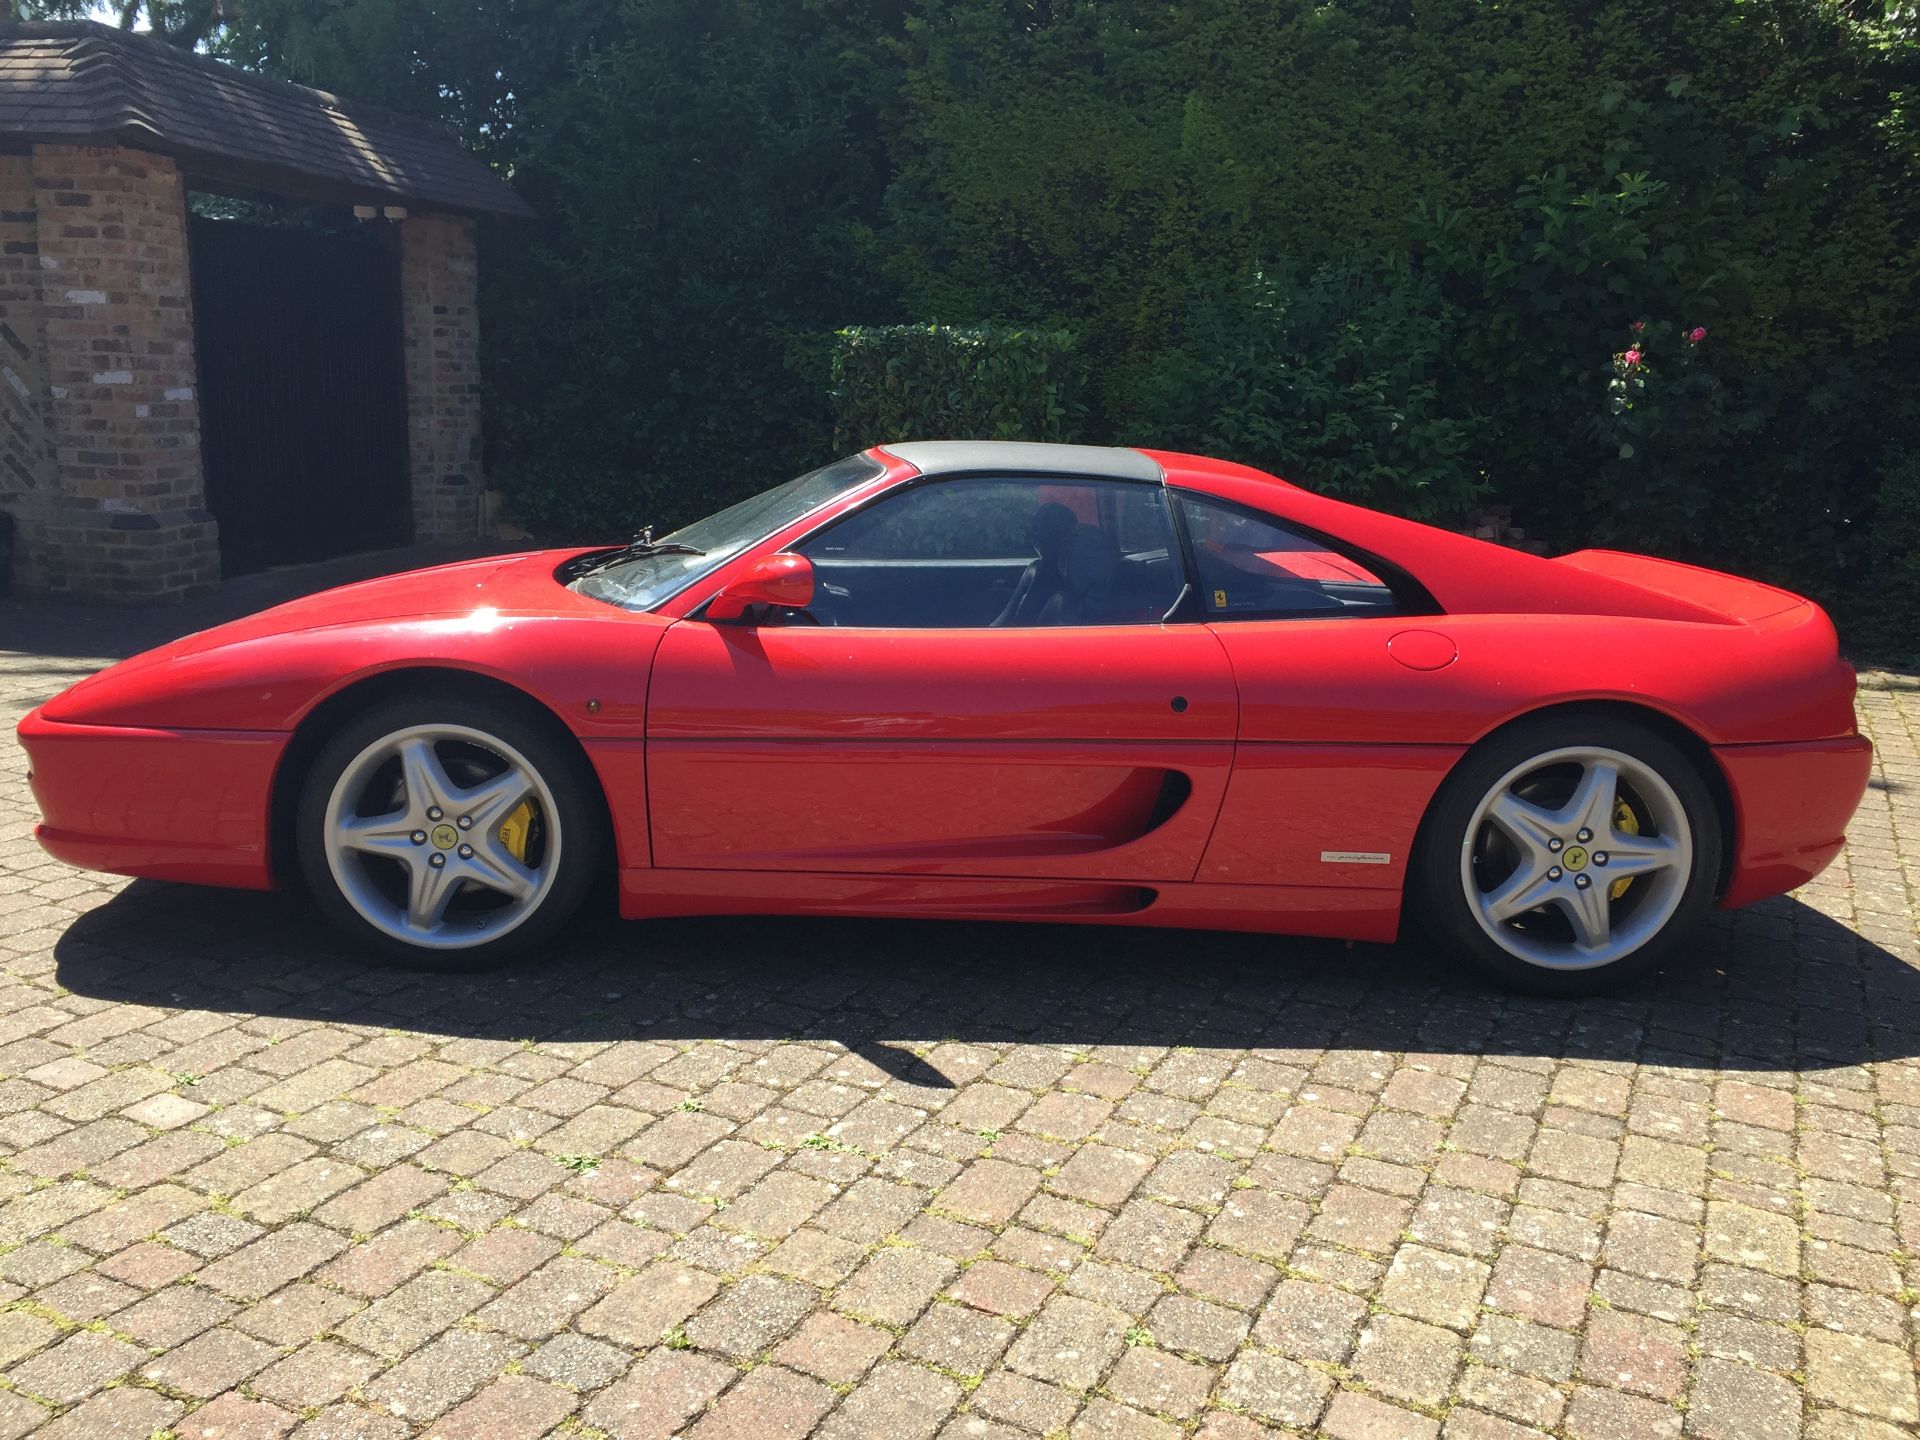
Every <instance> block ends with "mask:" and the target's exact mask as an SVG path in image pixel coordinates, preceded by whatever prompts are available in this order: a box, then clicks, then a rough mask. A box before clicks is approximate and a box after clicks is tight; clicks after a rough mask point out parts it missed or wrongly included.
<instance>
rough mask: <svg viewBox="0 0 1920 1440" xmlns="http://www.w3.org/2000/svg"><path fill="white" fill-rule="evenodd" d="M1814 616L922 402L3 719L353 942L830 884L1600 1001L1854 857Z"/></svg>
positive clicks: (112, 829)
mask: <svg viewBox="0 0 1920 1440" xmlns="http://www.w3.org/2000/svg"><path fill="white" fill-rule="evenodd" d="M1853 688H1854V679H1853V672H1852V671H1851V669H1849V667H1848V666H1847V665H1846V664H1844V663H1843V662H1842V661H1841V660H1840V658H1839V656H1838V653H1837V651H1836V647H1835V639H1834V632H1833V627H1832V625H1831V624H1830V623H1829V622H1828V620H1827V617H1826V615H1825V614H1823V613H1822V612H1821V610H1820V609H1819V608H1818V607H1817V606H1815V605H1813V604H1812V603H1810V602H1809V601H1806V600H1803V599H1800V598H1799V597H1797V596H1794V595H1790V594H1787V593H1786V592H1784V591H1780V590H1775V589H1771V588H1769V587H1768V586H1765V585H1759V584H1755V583H1753V582H1750V581H1746V580H1738V579H1734V578H1732V577H1730V576H1727V575H1721V574H1716V573H1714V572H1712V571H1707V570H1699V569H1695V568H1692V567H1689V566H1686V565H1678V564H1673V563H1670V562H1667V561H1662V560H1652V559H1647V558H1644V557H1641V556H1634V555H1621V554H1613V553H1609V552H1603V551H1583V552H1581V553H1579V554H1574V555H1566V556H1562V557H1561V558H1559V559H1552V560H1549V559H1543V558H1539V557H1536V556H1532V555H1525V554H1520V553H1517V552H1515V551H1512V550H1507V549H1502V548H1499V547H1496V546H1493V545H1489V544H1485V543H1482V542H1481V541H1478V540H1473V539H1469V538H1467V537H1464V536H1461V535H1455V534H1451V533H1449V532H1446V531H1442V530H1436V529H1432V528H1430V527H1428V526H1424V525H1419V524H1415V523H1412V522H1410V521H1407V520H1400V519H1395V518H1393V517H1390V516H1386V515H1380V514H1375V513H1373V512H1371V511H1368V510H1363V509H1359V508H1357V507H1355V506H1352V505H1347V504H1343V503H1341V502H1339V501H1337V500H1332V499H1329V498H1327V497H1325V496H1322V495H1316V494H1313V493H1311V492H1309V491H1306V490H1301V489H1296V488H1295V487H1293V486H1291V485H1288V484H1286V483H1284V482H1283V481H1280V480H1276V479H1274V478H1273V477H1272V476H1270V475H1265V474H1261V473H1260V472H1258V471H1254V470H1249V469H1246V468H1244V467H1242V466H1239V465H1232V464H1227V463H1224V462H1221V461H1217V460H1208V459H1202V458H1199V457H1195V456H1190V455H1174V454H1163V453H1158V452H1154V451H1142V450H1122V449H1094V448H1082V447H1076V446H1064V445H1016V444H986V443H963V442H939V443H932V442H930V443H921V444H901V445H889V446H886V447H884V448H879V449H873V450H868V451H866V452H865V453H864V454H860V455H856V456H853V457H851V458H849V459H846V460H841V461H839V462H837V463H835V464H832V465H829V466H827V467H826V468H825V469H821V470H816V471H814V472H813V473H811V474H809V475H803V476H801V477H800V478H799V479H797V480H792V481H789V482H788V483H786V484H784V485H779V486H776V487H775V488H773V489H771V490H768V491H766V492H765V493H763V494H760V495H756V496H755V497H753V498H752V499H750V500H745V501H742V502H741V503H740V504H738V505H734V506H732V507H730V508H728V509H726V510H722V511H721V512H720V513H718V514H716V515H712V516H709V517H708V518H707V519H705V520H702V521H700V522H698V523H697V524H694V525H689V526H687V527H686V528H685V529H683V530H678V531H676V532H674V533H673V534H671V535H667V536H665V537H663V538H661V539H659V540H654V539H652V538H651V535H650V534H649V535H648V536H645V537H643V538H642V539H640V540H637V541H635V542H634V543H633V544H630V545H626V546H623V547H620V548H618V549H599V550H590V551H585V552H581V551H577V550H570V551H557V552H545V553H536V554H523V555H516V556H512V557H507V558H493V559H487V560H476V561H472V562H468V563H465V564H459V565H449V566H444V567H441V568H438V569H433V570H425V571H419V572H417V573H414V574H408V575H399V576H394V577H391V578H389V579H384V580H375V581H371V582H369V583H366V584H360V585H350V586H347V587H345V588H343V589H339V590H332V591H329V592H326V593H324V594H320V595H314V596H311V597H309V598H307V599H303V600H298V601H295V602H293V603H292V604H288V605H282V606H279V607H278V608H276V609H272V610H268V611H265V612H264V613H262V614H259V615H255V616H253V617H251V618H250V619H245V620H240V621H236V622H235V623H233V624H229V625H222V626H220V627H218V628H216V629H212V630H208V631H204V632H202V633H201V634H198V635H190V636H188V637H187V638H185V639H183V640H180V641H177V642H175V643H174V644H172V645H168V646H165V647H163V648H161V649H159V650H154V651H152V652H150V653H148V654H145V655H141V656H137V657H136V658H134V659H131V660H128V661H126V662H124V663H122V664H119V665H115V666H113V667H112V668H111V669H108V670H106V671H104V672H102V673H101V674H99V675H97V676H94V677H93V678H91V679H88V680H84V681H82V682H81V683H80V684H78V685H75V686H74V687H73V688H72V689H70V690H68V691H67V692H66V693H65V694H63V695H61V696H59V697H58V698H56V699H54V700H51V701H49V702H48V703H47V704H46V705H44V706H42V707H41V708H40V709H38V710H36V711H35V712H34V713H32V714H31V715H29V716H27V718H26V719H25V720H24V721H22V722H21V725H20V738H21V740H22V742H23V743H24V744H25V746H26V748H27V751H28V754H29V756H30V758H31V760H32V764H33V776H34V779H33V783H34V792H35V794H36V796H37V797H38V799H39V802H40V806H41V809H42V810H43V811H44V814H45V820H44V822H43V823H42V824H41V825H40V827H39V829H38V832H37V833H38V835H39V837H40V841H41V843H42V844H43V845H45V846H46V848H47V849H48V850H49V851H51V852H52V853H53V854H55V855H57V856H59V857H60V858H62V859H64V860H68V861H71V862H72V863H74V864H76V865H83V866H88V867H92V868H95V869H101V870H114V871H119V872H121V873H124V874H129V875H145V876H153V877H157V878H161V879H168V880H183V881H191V882H194V883H198V884H207V885H235V886H246V887H251V888H262V889H263V888H266V887H269V886H272V885H275V884H278V883H283V882H290V881H294V880H296V879H299V878H302V877H303V878H304V880H305V883H306V884H307V886H308V887H309V888H310V889H311V891H312V892H313V894H314V895H315V897H316V898H317V900H318V902H319V904H320V905H321V906H322V908H323V909H324V910H325V911H326V912H327V914H328V915H329V916H331V917H332V918H333V919H334V920H335V921H337V922H338V923H339V925H340V926H341V927H342V928H343V929H344V930H345V931H346V932H347V933H348V934H349V935H351V936H352V937H354V938H355V939H357V940H358V941H360V942H362V943H363V944H364V945H365V946H366V947H367V948H368V949H371V950H376V951H382V952H385V953H386V954H388V955H389V956H393V957H397V958H400V959H403V960H406V961H410V962H412V963H415V964H419V965H425V966H430V967H436V968H443V969H454V968H464V967H471V966H477V965H480V964H483V963H491V962H493V961H496V960H498V959H500V958H502V957H505V956H507V955H509V954H512V953H516V952H521V951H525V950H528V949H530V948H532V947H535V946H537V945H540V944H542V943H544V942H546V941H548V940H549V939H550V938H551V937H552V936H553V935H554V933H555V932H556V931H557V930H558V929H559V928H560V927H561V926H562V925H563V924H565V923H566V921H567V919H568V917H569V916H570V915H571V914H572V913H573V912H574V911H575V910H576V909H577V907H578V906H579V905H580V903H581V901H582V898H583V897H584V896H585V895H586V894H587V892H588V891H589V889H590V888H591V887H592V885H593V882H594V880H595V879H596V877H597V876H599V875H600V874H602V873H604V871H605V868H606V867H608V866H612V867H614V869H615V871H616V872H617V876H618V882H619V895H620V908H621V911H622V913H623V914H625V915H627V916H629V917H632V918H643V917H649V916H661V915H688V914H744V913H781V914H794V913H808V914H837V915H893V916H903V915H911V916H927V917H949V918H960V917H965V918H998V919H1019V920H1030V921H1031V920H1059V921H1074V922H1078V923H1083V924H1109V925H1111V924H1126V925H1159V926H1199V927H1219V928H1230V929H1238V930H1253V931H1269V932H1276V933H1285V934H1296V935H1321V936H1336V937H1345V938H1349V939H1355V940H1371V941H1391V940H1393V939H1394V938H1395V937H1396V936H1397V935H1398V934H1399V933H1400V930H1401V926H1402V925H1403V923H1405V922H1406V921H1407V920H1408V919H1409V917H1414V918H1417V919H1418V920H1419V921H1420V922H1421V923H1422V924H1424V925H1425V926H1426V927H1427V929H1429V930H1430V931H1431V932H1432V933H1434V934H1435V935H1437V936H1438V937H1440V938H1441V939H1443V940H1444V941H1446V942H1447V943H1449V944H1450V945H1451V946H1453V947H1454V948H1456V949H1458V950H1459V951H1461V952H1464V953H1465V954H1466V955H1468V956H1470V957H1472V958H1473V959H1475V960H1477V961H1479V962H1480V963H1481V964H1483V965H1485V966H1486V967H1488V968H1490V969H1491V970H1493V971H1495V972H1497V973H1498V974H1499V975H1501V976H1503V977H1505V978H1506V979H1508V980H1509V981H1512V982H1514V983H1517V984H1520V985H1523V986H1526V987H1529V988H1532V989H1536V990H1546V991H1551V992H1555V993H1563V994H1564V993H1576V992H1582V991H1587V990H1591V989H1594V988H1596V987H1597V986H1598V985H1599V984H1600V983H1602V982H1606V981H1612V980H1615V979H1619V978H1621V977H1624V976H1627V975H1631V974H1633V973H1635V972H1637V971H1640V970H1642V969H1644V968H1646V967H1647V966H1649V965H1651V964H1652V963H1654V962H1655V961H1656V960H1657V959H1658V958H1659V957H1660V956H1661V955H1663V954H1665V953H1667V952H1669V951H1671V950H1672V949H1673V947H1674V946H1675V944H1676V943H1678V942H1679V941H1680V940H1681V939H1682V937H1683V936H1684V934H1685V932H1686V930H1687V928H1688V927H1689V926H1690V925H1692V924H1693V923H1694V922H1695V921H1696V920H1698V919H1699V918H1700V917H1701V915H1702V914H1703V913H1704V912H1705V911H1706V910H1707V909H1708V908H1709V907H1710V906H1714V905H1719V906H1722V907H1733V906H1739V905H1745V904H1748V903H1750V902H1752V901H1755V900H1758V899H1761V898H1763V897H1765V896H1769V895H1778V894H1780V893H1782V892H1783V891H1786V890H1788V889H1791V888H1792V887H1794V886H1796V885H1799V884H1801V883H1802V882H1803V881H1805V880H1807V879H1809V878H1810V877H1811V876H1813V875H1815V874H1817V873H1818V872H1819V871H1820V869H1821V868H1822V867H1823V866H1825V865H1826V864H1827V863H1828V862H1829V861H1830V860H1832V859H1833V857H1834V855H1835V854H1836V852H1838V850H1839V849H1840V845H1841V836H1842V832H1843V830H1844V828H1845V826H1846V823H1847V820H1848V817H1849V816H1851V815H1852V813H1853V810H1854V806H1855V805H1856V804H1857V803H1858V802H1859V799H1860V796H1861V794H1862V791H1863V790H1864V788H1865V785H1866V781H1867V774H1868V769H1869V765H1870V762H1871V751H1870V748H1869V746H1868V744H1867V742H1866V741H1865V740H1863V739H1862V738H1861V737H1860V735H1859V734H1858V732H1857V730H1856V728H1855V724H1854V712H1853V703H1852V701H1853Z"/></svg>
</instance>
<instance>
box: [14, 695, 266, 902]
mask: <svg viewBox="0 0 1920 1440" xmlns="http://www.w3.org/2000/svg"><path fill="white" fill-rule="evenodd" d="M19 735H20V744H21V746H22V747H23V748H24V749H25V750H26V752H27V760H28V763H29V765H30V766H31V771H30V778H31V780H32V785H33V795H34V799H35V800H36V801H38V802H39V805H40V813H41V816H42V817H43V818H42V820H41V822H40V824H39V825H37V826H35V827H34V832H33V833H34V838H35V839H37V840H38V841H39V842H40V844H41V846H42V848H44V849H45V850H46V852H47V853H48V854H49V855H52V856H53V857H54V858H55V859H58V860H64V861H66V862H67V863H68V864H69V865H78V866H80V867H82V868H83V869H87V870H110V871H112V872H114V873H116V874H120V875H140V876H145V877H148V878H150V879H155V880H178V881H183V882H185V883H187V884H192V885H226V886H234V887H238V888H241V889H247V890H266V889H270V888H272V885H273V875H272V871H271V868H270V866H269V863H268V855H267V829H268V810H269V797H270V796H271V794H272V792H273V774H274V769H275V767H276V766H277V765H278V764H279V762H280V755H281V752H282V751H283V750H284V749H285V748H286V744H287V739H288V737H287V736H286V735H284V734H280V733H278V732H262V731H251V730H150V729H141V728H136V727H133V726H126V725H71V724H64V723H62V722H60V721H58V720H49V719H47V718H46V717H45V716H43V715H42V714H41V713H40V712H39V711H38V710H35V711H33V712H31V713H30V714H29V715H28V716H27V717H26V718H25V719H24V720H22V721H21V722H20V729H19Z"/></svg>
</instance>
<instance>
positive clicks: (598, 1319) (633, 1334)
mask: <svg viewBox="0 0 1920 1440" xmlns="http://www.w3.org/2000/svg"><path fill="white" fill-rule="evenodd" d="M719 1290H720V1282H719V1281H717V1280H715V1279H714V1278H713V1277H712V1276H711V1275H708V1274H706V1273H705V1272H704V1271H700V1270H695V1269H693V1268H692V1267H691V1266H687V1265H680V1264H676V1263H675V1262H673V1261H671V1260H663V1261H660V1262H658V1263H657V1264H654V1265H650V1266H649V1267H647V1268H646V1269H645V1270H642V1271H641V1272H640V1273H639V1274H638V1275H635V1276H634V1277H633V1278H632V1279H630V1280H627V1281H624V1282H622V1283H621V1285H620V1286H619V1287H618V1288H617V1289H615V1290H614V1291H613V1292H612V1293H611V1294H609V1295H608V1296H607V1297H606V1298H605V1299H604V1300H602V1301H600V1302H599V1303H598V1304H597V1305H595V1306H593V1307H592V1308H591V1309H589V1310H587V1311H586V1312H585V1313H584V1314H582V1315H581V1316H580V1317H579V1318H578V1319H577V1320H576V1321H575V1322H574V1328H576V1329H578V1330H580V1331H582V1332H583V1333H585V1334H588V1335H598V1336H602V1337H604V1338H606V1339H608V1340H612V1341H613V1342H615V1343H616V1344H620V1345H631V1346H634V1347H636V1348H639V1347H643V1346H647V1345H656V1344H658V1343H659V1341H660V1337H661V1336H662V1335H664V1334H665V1333H666V1332H667V1331H668V1330H670V1329H672V1328H673V1327H674V1326H675V1325H678V1324H679V1323H680V1322H681V1321H683V1320H685V1319H686V1318H687V1317H688V1316H689V1315H691V1314H693V1312H694V1311H696V1310H698V1309H699V1308H700V1307H701V1306H702V1305H704V1304H706V1303H707V1301H709V1300H711V1299H712V1298H713V1297H714V1295H716V1294H717V1293H718V1292H719Z"/></svg>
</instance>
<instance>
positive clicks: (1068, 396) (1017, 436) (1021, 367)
mask: <svg viewBox="0 0 1920 1440" xmlns="http://www.w3.org/2000/svg"><path fill="white" fill-rule="evenodd" d="M836 339H837V341H838V344H837V345H836V346H835V347H834V350H833V356H832V361H831V364H832V395H833V407H834V427H833V429H834V442H835V444H836V445H837V446H838V447H839V448H840V449H843V450H858V449H863V448H864V447H866V446H868V445H877V444H882V443H884V442H886V441H888V440H1068V439H1072V438H1074V432H1075V430H1076V428H1077V426H1078V423H1079V420H1080V414H1081V408H1080V400H1079V391H1080V373H1079V368H1078V365H1077V363H1076V359H1077V357H1076V356H1075V354H1074V345H1073V336H1072V335H1070V334H1068V333H1067V332H1066V331H1064V330H1027V329H1019V328H1015V327H1010V326H1003V325H974V326H968V327H953V326H945V325H880V326H856V327H853V328H851V329H847V330H841V331H839V332H838V333H837V336H836Z"/></svg>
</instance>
